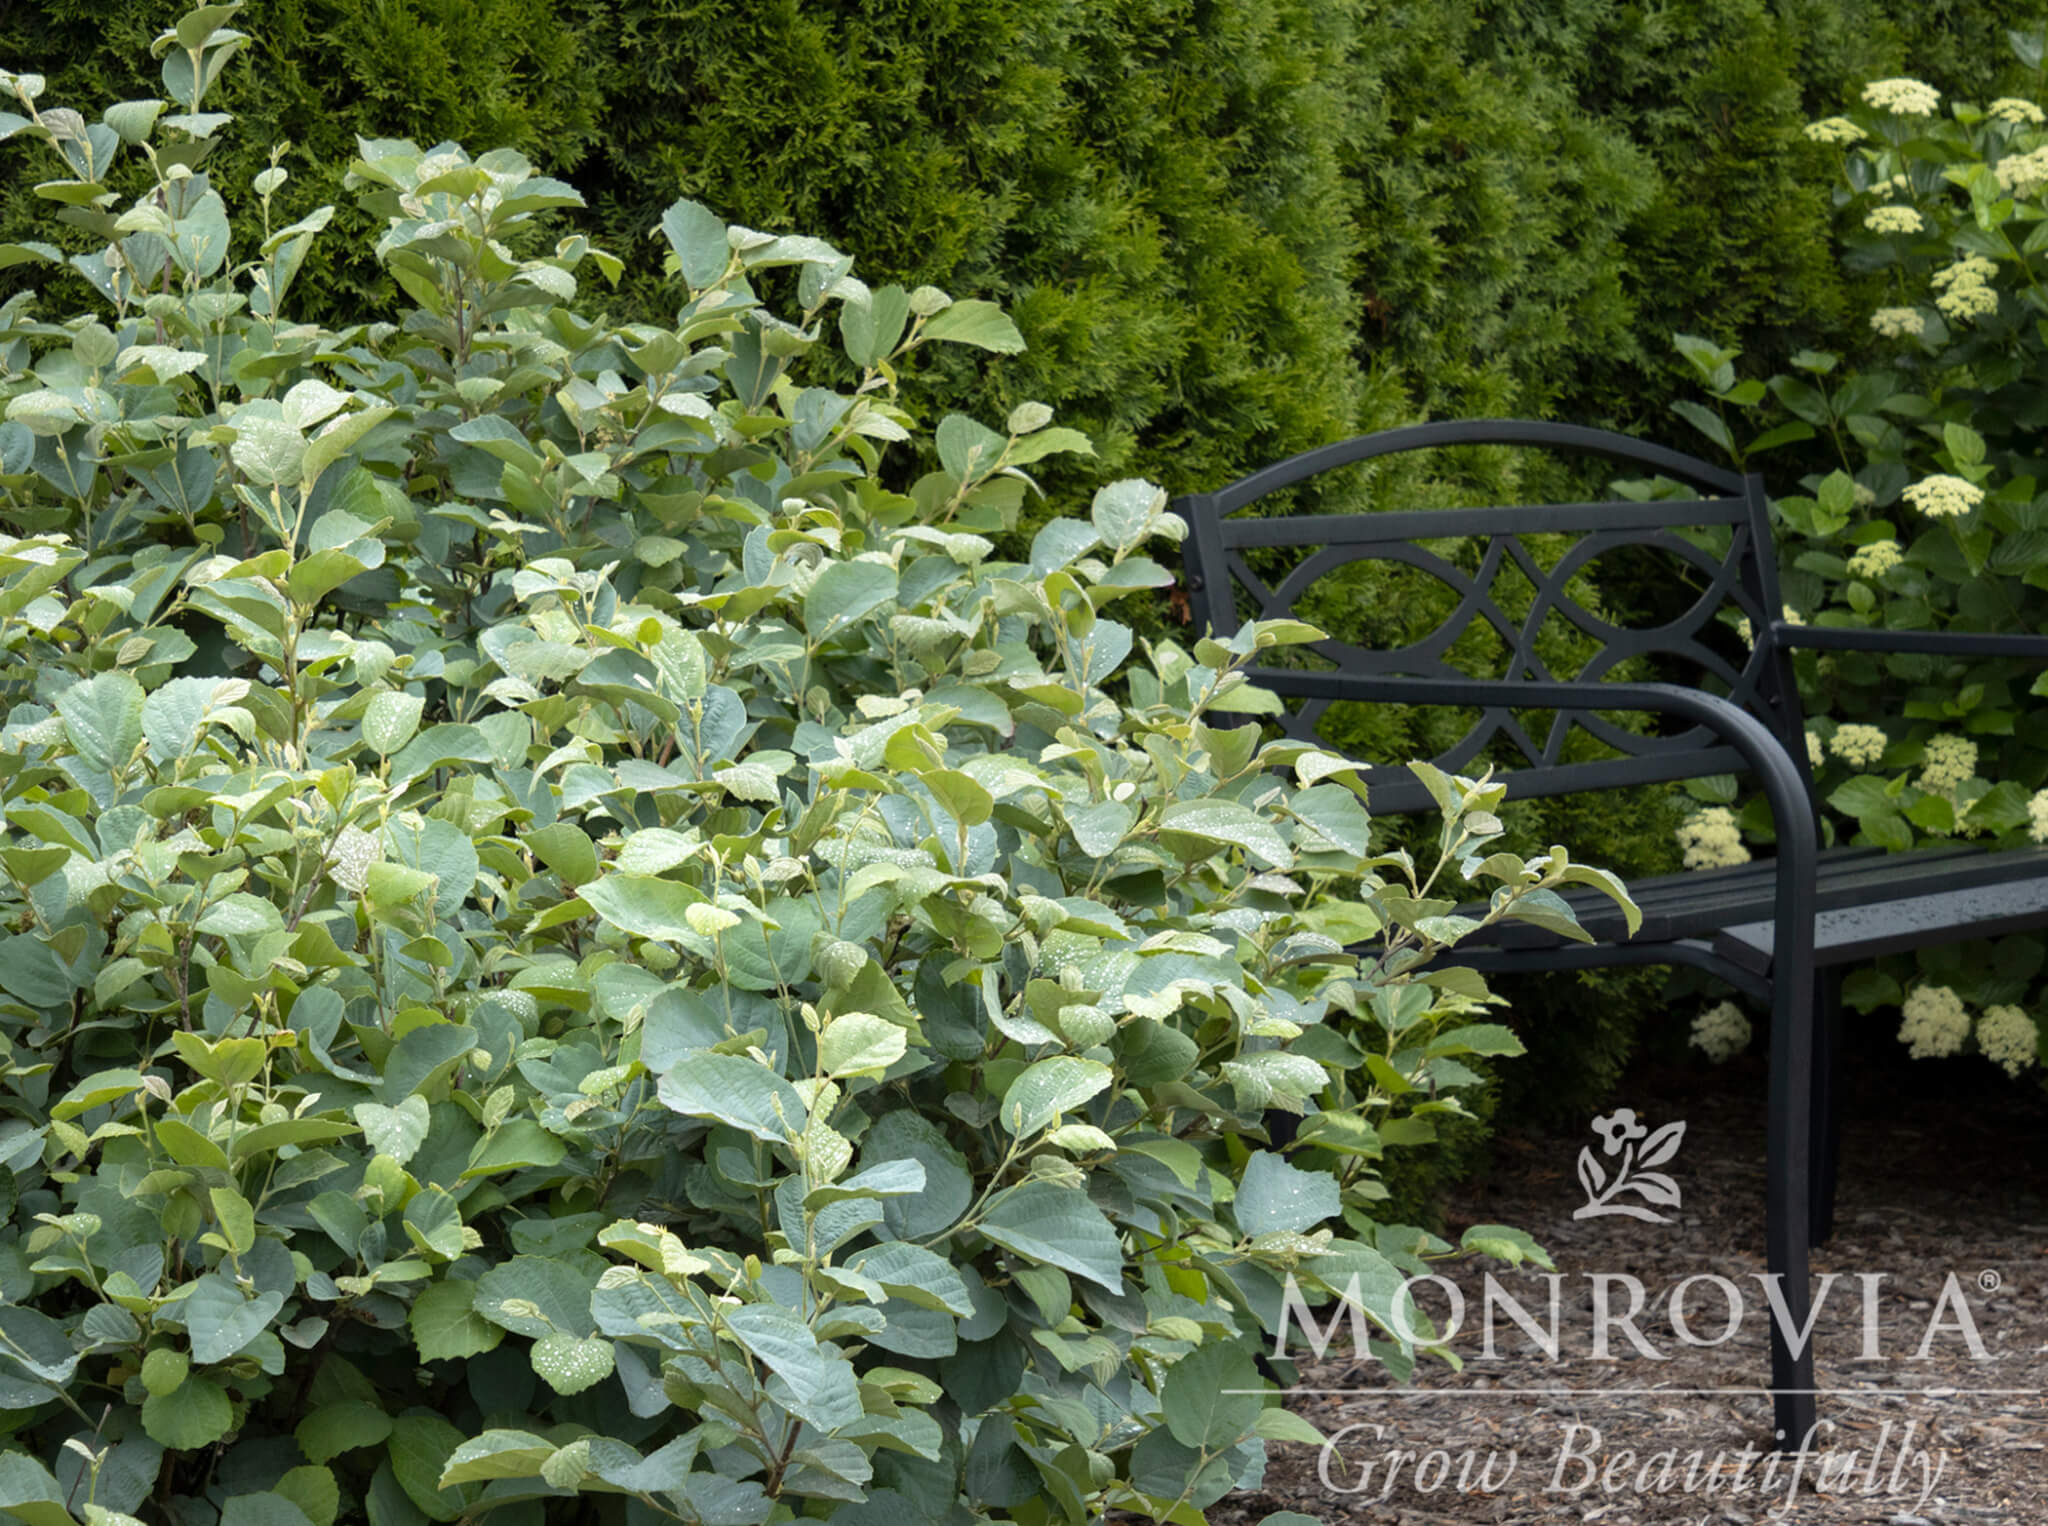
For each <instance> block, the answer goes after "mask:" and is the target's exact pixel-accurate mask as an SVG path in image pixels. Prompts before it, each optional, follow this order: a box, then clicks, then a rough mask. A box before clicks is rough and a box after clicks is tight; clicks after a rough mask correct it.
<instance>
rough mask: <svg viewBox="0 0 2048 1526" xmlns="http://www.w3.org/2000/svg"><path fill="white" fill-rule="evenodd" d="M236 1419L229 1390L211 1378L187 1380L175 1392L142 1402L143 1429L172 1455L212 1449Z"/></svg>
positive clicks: (152, 1439) (155, 1396) (154, 1396)
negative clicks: (230, 1401)
mask: <svg viewBox="0 0 2048 1526" xmlns="http://www.w3.org/2000/svg"><path fill="white" fill-rule="evenodd" d="M234 1418H235V1409H234V1406H233V1405H232V1404H230V1403H229V1402H228V1396H227V1393H226V1391H225V1390H223V1389H222V1388H221V1386H220V1385H219V1384H218V1383H215V1382H213V1381H212V1380H210V1379H208V1378H187V1379H186V1380H185V1382H184V1384H183V1385H182V1386H181V1387H180V1388H179V1389H178V1390H177V1391H176V1392H175V1393H169V1394H164V1395H162V1396H161V1397H159V1396H157V1395H154V1394H152V1395H151V1396H150V1397H149V1398H147V1399H145V1400H143V1401H142V1428H143V1430H145V1431H147V1432H148V1433H149V1439H150V1440H151V1441H154V1442H155V1443H157V1445H159V1446H162V1447H166V1448H168V1449H169V1450H171V1451H173V1452H196V1451H198V1450H200V1449H201V1448H202V1447H210V1446H212V1445H213V1444H214V1443H215V1442H216V1441H218V1440H220V1438H221V1437H223V1436H225V1435H226V1434H227V1433H228V1427H229V1426H230V1425H232V1424H233V1423H234Z"/></svg>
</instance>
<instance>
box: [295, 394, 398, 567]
mask: <svg viewBox="0 0 2048 1526" xmlns="http://www.w3.org/2000/svg"><path fill="white" fill-rule="evenodd" d="M397 411H398V410H397V409H395V408H390V407H377V408H365V409H363V410H362V411H361V412H359V413H349V414H344V415H342V416H341V417H340V418H338V419H336V420H334V422H333V423H331V424H329V425H328V426H327V427H326V428H325V429H323V430H321V431H320V433H319V434H317V435H315V436H314V437H313V443H312V444H310V445H308V446H307V447H306V452H305V455H304V456H303V457H302V458H301V459H300V462H299V476H300V479H301V486H302V490H303V491H304V492H305V493H307V494H309V495H310V494H311V493H312V491H313V484H314V483H315V482H317V481H319V479H320V474H321V473H322V472H324V471H326V470H327V468H328V467H330V466H332V465H334V463H335V462H337V461H339V460H340V459H341V458H342V457H343V456H345V455H347V454H348V453H349V452H350V451H351V450H353V449H354V448H355V447H356V445H357V444H358V443H360V442H361V440H362V438H363V436H364V435H366V434H368V433H369V432H370V431H371V430H373V429H375V428H376V427H377V426H378V425H379V424H381V423H383V422H384V421H385V420H386V419H388V418H390V417H391V415H392V414H394V413H396V412H397ZM294 592H295V593H296V592H297V590H296V589H294Z"/></svg>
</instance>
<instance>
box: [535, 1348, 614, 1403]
mask: <svg viewBox="0 0 2048 1526" xmlns="http://www.w3.org/2000/svg"><path fill="white" fill-rule="evenodd" d="M533 1370H534V1371H535V1372H537V1373H538V1374H540V1376H541V1378H542V1379H543V1380H544V1381H545V1382H546V1383H547V1385H548V1387H550V1388H552V1389H553V1390H554V1391H555V1392H556V1393H558V1394H580V1393H582V1392H583V1390H584V1389H586V1388H590V1387H593V1386H594V1385H596V1384H598V1383H602V1382H603V1381H604V1380H605V1379H606V1378H608V1377H610V1376H611V1375H612V1343H611V1342H610V1341H608V1340H605V1339H603V1338H601V1337H599V1336H576V1335H562V1334H555V1335H544V1336H542V1337H541V1338H540V1339H539V1340H537V1341H535V1342H534V1343H533Z"/></svg>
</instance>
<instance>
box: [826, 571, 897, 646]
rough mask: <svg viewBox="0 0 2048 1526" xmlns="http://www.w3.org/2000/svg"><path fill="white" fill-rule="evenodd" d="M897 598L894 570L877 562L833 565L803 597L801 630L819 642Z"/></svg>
mask: <svg viewBox="0 0 2048 1526" xmlns="http://www.w3.org/2000/svg"><path fill="white" fill-rule="evenodd" d="M895 597H896V569H895V568H893V567H888V566H884V565H883V564H882V563H880V562H833V563H832V564H831V565H830V566H828V567H826V569H825V570H824V571H823V572H821V573H819V574H818V580H817V581H816V582H815V583H813V584H811V587H810V591H809V592H808V593H806V594H805V595H804V628H805V629H806V630H807V631H809V632H810V634H811V639H812V640H814V641H816V640H822V639H823V638H824V637H826V636H828V635H831V634H833V633H835V632H837V631H839V630H842V629H844V628H845V627H846V626H849V625H851V624H853V623H854V622H855V621H856V620H858V619H860V618H861V617H862V616H863V615H866V614H868V613H870V612H872V611H874V610H876V609H879V608H881V607H882V606H883V605H884V604H887V603H890V602H891V601H892V600H894V599H895Z"/></svg>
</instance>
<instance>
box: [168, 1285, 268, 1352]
mask: <svg viewBox="0 0 2048 1526" xmlns="http://www.w3.org/2000/svg"><path fill="white" fill-rule="evenodd" d="M283 1307H284V1294H283V1293H281V1292H279V1291H278V1290H277V1289H275V1288H272V1289H271V1290H270V1291H268V1292H263V1293H257V1294H255V1295H254V1296H253V1297H245V1296H244V1295H243V1292H242V1290H241V1288H239V1287H238V1286H236V1284H235V1282H234V1279H233V1278H231V1277H229V1276H227V1275H225V1274H223V1273H221V1272H209V1273H207V1274H206V1275H205V1276H204V1277H201V1278H200V1279H199V1280H198V1281H197V1282H196V1283H194V1284H193V1285H192V1291H191V1292H190V1293H188V1294H187V1295H186V1296H185V1297H184V1298H183V1299H181V1300H179V1302H178V1303H177V1304H175V1305H173V1306H172V1308H171V1309H170V1310H167V1311H166V1312H167V1313H175V1315H176V1316H177V1317H178V1318H180V1319H182V1320H184V1321H185V1331H186V1334H188V1335H189V1336H190V1337H191V1339H192V1360H193V1361H195V1362H197V1363H199V1364H200V1365H201V1366H208V1367H210V1366H212V1365H213V1364H214V1363H215V1362H225V1361H226V1360H227V1359H228V1358H229V1357H231V1356H233V1355H234V1354H235V1353H236V1352H238V1351H240V1350H241V1349H242V1348H243V1347H244V1346H246V1345H248V1344H249V1343H250V1342H251V1341H253V1340H255V1339H256V1337H257V1336H259V1335H261V1334H262V1333H263V1332H264V1330H265V1329H266V1328H267V1327H268V1326H269V1324H270V1321H271V1320H272V1319H274V1318H275V1317H276V1315H277V1311H278V1310H279V1309H281V1308H283Z"/></svg>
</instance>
